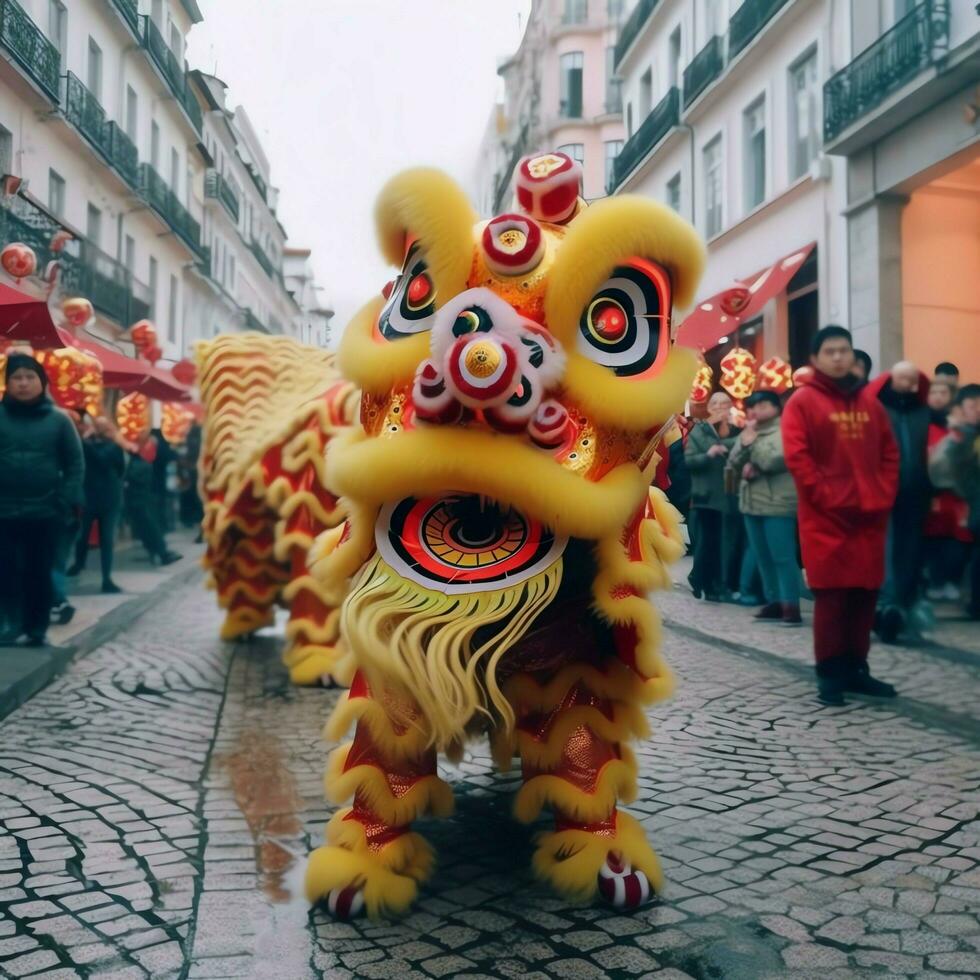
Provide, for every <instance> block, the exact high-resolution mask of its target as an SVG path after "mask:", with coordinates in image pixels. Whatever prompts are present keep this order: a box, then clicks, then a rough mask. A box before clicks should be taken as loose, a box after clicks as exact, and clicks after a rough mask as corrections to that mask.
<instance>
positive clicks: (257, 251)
mask: <svg viewBox="0 0 980 980" xmlns="http://www.w3.org/2000/svg"><path fill="white" fill-rule="evenodd" d="M248 247H249V248H250V249H251V251H252V254H253V255H254V256H255V258H256V259H257V260H258V263H259V265H260V266H262V269H263V271H264V272H265V274H266V275H267V276H268V277H269V278H270V279H278V278H279V270H278V269H277V268H276V267H275V265H273V262H272V259H270V258H269V256H268V255H267V254H266V252H265V249H264V248H262V246H261V245H260V244H259V243H258V242H257V241H256V240H255V239H254V238H253V239H252V240H251V241H250V242H249V243H248Z"/></svg>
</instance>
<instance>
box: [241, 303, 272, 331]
mask: <svg viewBox="0 0 980 980" xmlns="http://www.w3.org/2000/svg"><path fill="white" fill-rule="evenodd" d="M245 329H246V330H258V331H260V332H261V333H268V332H269V328H268V327H267V326H266V325H265V324H264V323H263V322H262V321H261V320H260V319H259V318H258V317H257V316H256V315H255V314H254V313H253V312H252V311H251V310H250V309H249V308H248V307H247V306H246V307H245Z"/></svg>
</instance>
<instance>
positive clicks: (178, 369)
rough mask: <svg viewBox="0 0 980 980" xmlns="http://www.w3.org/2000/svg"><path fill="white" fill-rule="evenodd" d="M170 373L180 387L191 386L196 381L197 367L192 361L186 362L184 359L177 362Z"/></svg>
mask: <svg viewBox="0 0 980 980" xmlns="http://www.w3.org/2000/svg"><path fill="white" fill-rule="evenodd" d="M170 373H171V374H172V375H173V376H174V377H175V378H176V379H177V380H178V381H179V382H180V383H181V384H182V385H192V384H194V382H195V381H196V380H197V367H196V366H195V365H194V362H193V361H189V360H187V358H186V357H185V358H184V359H183V360H182V361H178V362H177V363H176V364H175V365H174V366H173V367H172V368H171V369H170Z"/></svg>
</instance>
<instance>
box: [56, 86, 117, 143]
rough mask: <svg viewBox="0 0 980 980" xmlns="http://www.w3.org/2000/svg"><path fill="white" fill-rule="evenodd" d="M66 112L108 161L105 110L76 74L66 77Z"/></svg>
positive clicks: (68, 117)
mask: <svg viewBox="0 0 980 980" xmlns="http://www.w3.org/2000/svg"><path fill="white" fill-rule="evenodd" d="M64 112H65V118H66V119H67V120H68V121H69V122H70V123H71V124H72V125H73V126H74V127H75V129H77V130H78V131H79V132H80V133H81V134H82V135H83V136H84V137H85V138H86V139H87V140H88V141H89V143H91V144H92V146H93V147H95V149H96V150H98V151H99V153H101V154H102V156H104V157H106V158H107V159H108V157H109V153H110V148H109V140H108V136H109V133H108V129H107V120H106V117H105V109H103V108H102V105H101V104H100V103H99V100H98V99H97V98H96V97H95V96H94V95H93V94H92V93H91V92H90V91H89V90H88V89H87V88H86V87H85V86H84V85H83V84H82V82H81V80H80V79H79V77H78V76H77V75H76V74H75V73H74V72H68V74H67V75H65V98H64Z"/></svg>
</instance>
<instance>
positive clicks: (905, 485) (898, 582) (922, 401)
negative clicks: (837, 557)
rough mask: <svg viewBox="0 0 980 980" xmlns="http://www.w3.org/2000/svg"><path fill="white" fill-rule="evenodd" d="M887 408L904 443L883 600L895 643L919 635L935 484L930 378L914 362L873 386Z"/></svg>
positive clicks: (887, 636)
mask: <svg viewBox="0 0 980 980" xmlns="http://www.w3.org/2000/svg"><path fill="white" fill-rule="evenodd" d="M870 387H871V390H872V391H873V392H874V393H875V394H876V395H877V396H878V399H879V401H880V402H881V404H882V405H884V406H885V410H886V411H887V412H888V418H889V420H890V422H891V426H892V431H893V432H894V434H895V441H896V442H897V443H898V454H899V467H898V495H897V496H896V498H895V506H894V508H893V509H892V514H891V521H890V523H889V526H888V543H887V551H886V556H887V557H886V574H885V584H884V585H883V586H882V589H881V595H880V597H879V600H878V615H877V624H876V628H877V632H878V635H879V636H880V637H881V639H882V640H883V641H884V642H885V643H895V642H896V641H897V640H898V637H899V635H900V634H901V633H902V632H903V630H904V631H907V632H908V633H909V634H910V635H911V636H915V635H917V633H918V628H917V627H916V624H915V621H914V619H913V617H912V612H913V609H914V607H915V605H916V602H917V600H918V598H919V584H920V580H921V577H922V565H923V561H924V554H923V552H924V546H925V521H926V517H927V515H928V513H929V502H930V500H931V498H932V485H931V483H930V482H929V423H930V422H931V420H932V415H931V413H930V411H929V405H928V396H929V379H928V378H927V377H926V376H925V375H924V374H923V373H922V372H921V371H919V369H918V368H917V367H916V366H915V365H914V364H912V363H911V362H910V361H899V362H898V363H897V364H896V365H895V366H894V367H893V368H892V369H891V371H890V372H888V373H886V374H882V375H879V376H878V377H877V378H875V380H874V381H873V382H872V383H871V385H870Z"/></svg>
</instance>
